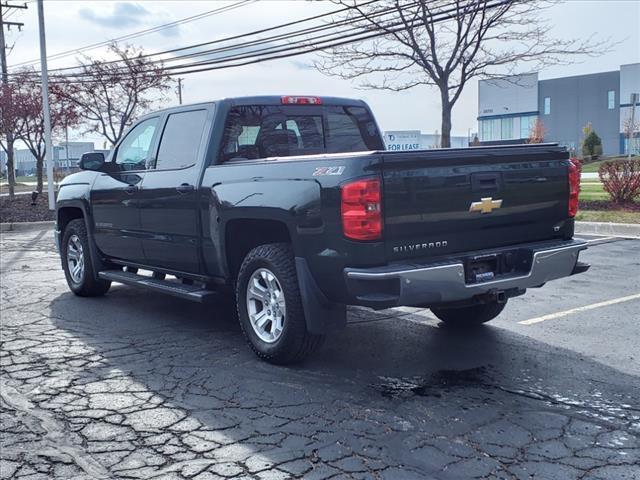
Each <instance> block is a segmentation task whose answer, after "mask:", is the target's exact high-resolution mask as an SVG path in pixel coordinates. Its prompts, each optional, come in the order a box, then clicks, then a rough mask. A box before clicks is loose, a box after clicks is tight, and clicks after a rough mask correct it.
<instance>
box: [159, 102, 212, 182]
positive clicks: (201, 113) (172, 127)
mask: <svg viewBox="0 0 640 480" xmlns="http://www.w3.org/2000/svg"><path fill="white" fill-rule="evenodd" d="M206 120H207V111H206V110H193V111H190V112H180V113H172V114H171V115H169V118H168V119H167V124H166V126H165V127H164V131H163V132H162V139H161V140H160V148H158V157H157V159H156V169H158V170H160V169H163V170H166V169H171V168H184V167H188V166H190V165H193V164H195V163H196V162H197V160H198V150H199V149H200V141H201V140H202V133H203V132H204V126H205V122H206Z"/></svg>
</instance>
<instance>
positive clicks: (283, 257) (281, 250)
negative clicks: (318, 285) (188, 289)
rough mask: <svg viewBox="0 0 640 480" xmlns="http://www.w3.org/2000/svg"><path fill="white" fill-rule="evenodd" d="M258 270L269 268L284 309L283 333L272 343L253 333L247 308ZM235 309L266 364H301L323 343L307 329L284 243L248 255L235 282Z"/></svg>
mask: <svg viewBox="0 0 640 480" xmlns="http://www.w3.org/2000/svg"><path fill="white" fill-rule="evenodd" d="M259 269H268V270H269V271H270V272H272V273H273V275H274V276H275V277H276V280H277V282H278V283H279V285H280V287H281V288H282V293H283V295H284V301H285V306H286V314H285V316H284V321H283V324H282V325H283V328H282V333H281V334H280V336H279V337H278V338H277V339H276V340H275V341H273V342H272V343H269V342H266V341H264V340H262V339H261V338H260V337H259V336H258V334H257V333H256V332H255V331H254V327H253V326H252V324H251V320H250V318H249V312H248V309H247V289H248V287H249V281H250V280H251V278H252V276H253V275H254V273H256V272H257V271H258V270H259ZM236 307H237V309H238V318H239V320H240V326H241V327H242V332H243V333H244V336H245V338H246V339H247V342H248V343H249V346H251V348H252V350H253V351H254V352H255V353H256V355H258V357H260V358H261V359H263V360H266V361H267V362H270V363H274V364H279V365H285V364H292V363H298V362H301V361H303V360H305V359H306V358H308V357H309V356H310V355H311V354H313V352H315V351H316V350H317V349H318V347H320V345H321V344H322V341H323V340H324V336H323V335H314V334H311V333H309V331H308V330H307V324H306V321H305V316H304V310H303V308H302V301H301V298H300V290H299V289H298V278H297V275H296V268H295V262H294V258H293V252H292V250H291V246H290V245H289V244H287V243H271V244H267V245H260V246H258V247H256V248H254V249H253V250H251V251H250V252H249V253H248V254H247V256H246V257H245V258H244V261H243V262H242V265H241V266H240V271H239V273H238V277H237V280H236ZM265 308H266V307H265Z"/></svg>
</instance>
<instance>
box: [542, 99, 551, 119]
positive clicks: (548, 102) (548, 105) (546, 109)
mask: <svg viewBox="0 0 640 480" xmlns="http://www.w3.org/2000/svg"><path fill="white" fill-rule="evenodd" d="M544 114H545V115H550V114H551V97H544Z"/></svg>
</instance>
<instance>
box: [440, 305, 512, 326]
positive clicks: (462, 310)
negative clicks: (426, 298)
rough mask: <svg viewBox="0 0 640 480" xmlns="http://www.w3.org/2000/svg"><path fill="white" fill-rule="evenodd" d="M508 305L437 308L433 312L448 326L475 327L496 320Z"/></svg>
mask: <svg viewBox="0 0 640 480" xmlns="http://www.w3.org/2000/svg"><path fill="white" fill-rule="evenodd" d="M506 304H507V303H506V302H503V303H498V302H489V303H482V304H478V305H471V306H468V307H437V308H432V309H431V311H432V312H433V314H434V315H435V316H436V317H438V318H439V319H440V320H442V321H443V322H444V324H445V325H447V326H451V327H455V328H464V327H475V326H478V325H481V324H483V323H486V322H488V321H490V320H493V319H494V318H496V317H497V316H498V315H500V313H501V312H502V310H504V307H505V306H506Z"/></svg>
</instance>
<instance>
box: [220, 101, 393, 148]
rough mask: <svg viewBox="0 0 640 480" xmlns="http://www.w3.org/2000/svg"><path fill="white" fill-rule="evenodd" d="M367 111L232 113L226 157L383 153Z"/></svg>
mask: <svg viewBox="0 0 640 480" xmlns="http://www.w3.org/2000/svg"><path fill="white" fill-rule="evenodd" d="M382 149H383V145H382V141H381V139H380V135H379V134H378V130H377V128H376V125H375V122H374V121H373V118H371V115H370V114H369V112H368V111H367V109H365V108H363V107H348V106H322V107H320V106H299V105H292V106H271V105H270V106H265V105H247V106H240V107H234V108H232V109H231V110H230V111H229V115H228V116H227V121H226V124H225V130H224V137H223V141H222V151H221V156H222V160H223V161H228V160H255V159H257V158H267V157H288V156H293V155H314V154H319V153H341V152H358V151H363V150H382Z"/></svg>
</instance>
